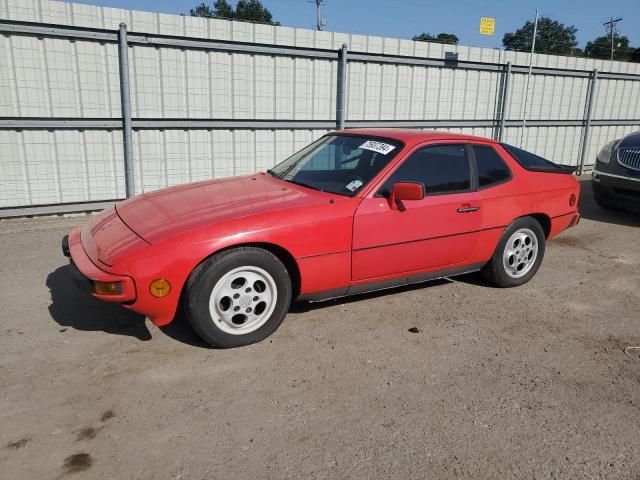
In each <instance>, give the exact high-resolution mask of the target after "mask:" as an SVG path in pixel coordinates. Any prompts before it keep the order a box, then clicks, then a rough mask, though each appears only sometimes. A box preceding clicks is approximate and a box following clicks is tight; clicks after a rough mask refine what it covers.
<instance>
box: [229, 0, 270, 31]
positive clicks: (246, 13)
mask: <svg viewBox="0 0 640 480" xmlns="http://www.w3.org/2000/svg"><path fill="white" fill-rule="evenodd" d="M235 18H236V19H238V20H246V21H249V22H256V23H268V24H269V25H280V24H279V23H278V22H274V21H273V16H272V15H271V12H270V11H269V10H267V9H266V7H264V6H262V4H261V3H260V0H238V4H237V5H236V15H235Z"/></svg>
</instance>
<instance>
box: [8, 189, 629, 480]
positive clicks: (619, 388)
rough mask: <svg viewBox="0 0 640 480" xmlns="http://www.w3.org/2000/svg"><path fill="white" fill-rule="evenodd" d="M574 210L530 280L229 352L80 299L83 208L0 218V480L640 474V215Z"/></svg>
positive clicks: (440, 288) (433, 296)
mask: <svg viewBox="0 0 640 480" xmlns="http://www.w3.org/2000/svg"><path fill="white" fill-rule="evenodd" d="M587 187H588V185H587ZM581 205H582V212H583V216H584V218H583V220H582V222H581V223H580V225H578V226H577V227H576V228H574V229H571V230H569V231H567V232H565V233H563V234H562V235H561V236H560V237H558V238H557V239H555V240H553V241H551V242H549V244H548V248H547V253H546V258H545V259H544V262H543V264H542V267H541V269H540V271H539V272H538V274H537V276H536V277H535V278H534V279H533V280H532V281H531V282H530V283H529V284H527V285H525V286H523V287H520V288H516V289H509V290H502V289H497V288H492V287H491V286H490V285H488V284H486V283H484V282H483V281H482V280H481V278H480V277H479V276H478V275H467V276H464V277H459V278H456V279H453V280H452V281H448V280H443V281H438V282H431V283H428V284H423V285H420V286H417V287H411V288H403V289H399V290H392V291H387V292H384V293H378V294H371V295H364V296H360V297H356V298H352V299H348V300H343V301H333V302H328V303H324V304H319V305H315V306H307V305H296V306H294V307H293V309H292V312H291V313H290V314H289V316H288V317H287V318H286V319H285V321H284V323H283V325H282V327H281V328H280V329H279V330H278V332H276V334H275V335H274V336H273V337H271V338H270V339H268V340H266V341H265V342H263V343H261V344H257V345H253V346H250V347H245V348H240V349H235V350H214V349H210V348H207V347H206V346H205V345H204V344H203V343H202V342H200V341H199V340H198V338H197V337H196V336H195V335H194V333H193V332H192V331H191V329H190V328H189V326H188V325H187V324H186V323H185V322H184V321H182V320H178V321H177V322H175V323H174V324H172V325H171V326H170V327H168V328H165V329H163V330H160V329H158V328H156V327H154V326H153V325H151V324H150V323H149V322H148V321H145V320H144V319H143V318H141V317H139V316H136V315H135V314H132V313H130V312H127V311H125V310H123V309H121V308H120V307H118V306H114V305H108V304H103V303H101V302H97V301H94V300H93V299H91V298H89V297H86V296H84V295H83V294H81V293H80V292H78V291H76V290H75V288H74V286H73V285H72V283H71V279H70V277H69V274H68V271H67V269H66V267H65V264H66V259H65V258H64V257H62V255H61V253H60V239H61V237H62V236H63V234H65V233H66V232H67V231H68V230H69V228H71V227H73V226H75V225H78V224H80V223H82V222H84V221H86V217H79V218H59V217H53V218H51V217H50V218H35V219H23V220H5V221H2V222H0V253H1V255H0V273H1V275H0V292H1V294H2V295H1V297H0V312H2V320H1V322H2V323H1V325H0V477H1V478H2V479H6V480H9V479H48V478H51V479H59V478H71V477H72V478H74V479H75V478H77V479H85V478H87V479H88V478H95V479H98V478H100V479H103V478H118V479H138V478H142V479H168V478H182V479H213V478H224V479H243V478H247V479H257V478H331V479H335V478H349V479H360V478H367V479H370V478H371V479H373V478H376V479H377V478H459V477H463V478H519V479H520V478H570V479H579V478H615V479H627V478H628V479H636V480H637V479H639V478H640V358H632V356H628V355H626V354H625V352H624V349H625V347H627V346H640V331H639V328H640V313H639V310H640V308H639V307H640V216H639V215H634V214H627V213H623V212H617V211H606V210H603V209H601V208H599V207H597V206H596V205H595V204H594V203H593V200H592V198H591V195H590V189H589V188H583V198H582V204H581ZM410 329H411V330H412V331H410ZM412 332H417V333H412ZM635 352H637V350H635V351H633V350H631V351H630V353H631V354H632V355H633V354H634V353H635Z"/></svg>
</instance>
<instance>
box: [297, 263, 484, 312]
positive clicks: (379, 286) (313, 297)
mask: <svg viewBox="0 0 640 480" xmlns="http://www.w3.org/2000/svg"><path fill="white" fill-rule="evenodd" d="M485 264H486V262H480V263H473V264H471V265H463V266H461V267H454V268H446V269H443V270H434V271H432V272H425V273H418V274H416V275H409V276H400V277H395V278H389V279H387V280H380V281H376V282H371V283H364V284H361V285H351V286H349V287H341V288H335V289H331V290H324V291H322V292H314V293H308V294H303V295H300V296H299V297H298V298H297V299H296V301H307V302H312V303H315V302H325V301H327V300H333V299H336V298H341V297H349V296H352V295H361V294H363V293H370V292H377V291H380V290H388V289H390V288H397V287H402V286H405V285H412V284H416V283H423V282H430V281H433V280H438V279H440V278H446V277H453V276H457V275H464V274H466V273H473V272H477V271H478V270H480V269H481V268H482V267H483V266H484V265H485Z"/></svg>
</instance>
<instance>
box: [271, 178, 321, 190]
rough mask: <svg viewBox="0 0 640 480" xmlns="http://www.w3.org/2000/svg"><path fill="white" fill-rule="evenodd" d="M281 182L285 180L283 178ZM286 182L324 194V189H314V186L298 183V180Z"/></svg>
mask: <svg viewBox="0 0 640 480" xmlns="http://www.w3.org/2000/svg"><path fill="white" fill-rule="evenodd" d="M281 180H284V179H283V178H281ZM284 181H285V182H289V183H293V184H294V185H300V186H301V187H307V188H310V189H312V190H318V191H319V192H324V190H323V189H321V188H320V187H314V186H313V185H308V184H306V183H302V182H298V181H297V180H284Z"/></svg>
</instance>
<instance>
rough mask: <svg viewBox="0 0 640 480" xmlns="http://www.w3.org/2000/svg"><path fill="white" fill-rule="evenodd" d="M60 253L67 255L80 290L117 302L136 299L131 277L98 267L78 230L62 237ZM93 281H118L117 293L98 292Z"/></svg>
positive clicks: (127, 301)
mask: <svg viewBox="0 0 640 480" xmlns="http://www.w3.org/2000/svg"><path fill="white" fill-rule="evenodd" d="M62 253H63V254H64V255H65V256H66V257H69V261H70V268H71V275H72V277H73V279H74V281H75V283H76V285H77V286H78V288H79V289H80V290H82V291H83V292H86V293H89V294H91V295H93V296H94V297H96V298H99V299H100V300H105V301H107V302H117V303H131V302H135V300H136V286H135V282H134V281H133V279H132V278H131V277H127V276H126V275H114V274H112V273H109V272H105V271H104V270H102V269H100V268H98V267H97V266H96V265H95V264H94V263H93V262H92V261H91V259H90V258H89V256H88V255H87V253H86V252H85V251H84V248H83V247H82V242H81V241H80V230H78V229H75V230H72V231H71V233H70V234H69V235H65V237H64V238H63V239H62ZM95 282H105V283H109V282H119V284H120V289H119V292H118V293H117V294H111V295H106V294H100V293H96V292H95Z"/></svg>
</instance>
